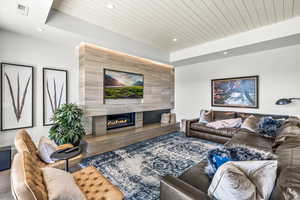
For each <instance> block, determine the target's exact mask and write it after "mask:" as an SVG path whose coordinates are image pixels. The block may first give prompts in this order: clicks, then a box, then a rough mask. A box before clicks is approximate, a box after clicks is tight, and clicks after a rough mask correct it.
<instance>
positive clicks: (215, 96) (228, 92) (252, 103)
mask: <svg viewBox="0 0 300 200" xmlns="http://www.w3.org/2000/svg"><path fill="white" fill-rule="evenodd" d="M258 81H259V77H258V76H246V77H237V78H225V79H214V80H212V81H211V105H212V106H218V107H238V108H258V101H259V99H258Z"/></svg>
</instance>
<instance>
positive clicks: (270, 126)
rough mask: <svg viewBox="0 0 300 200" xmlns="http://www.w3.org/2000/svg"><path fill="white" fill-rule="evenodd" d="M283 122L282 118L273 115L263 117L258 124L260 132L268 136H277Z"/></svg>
mask: <svg viewBox="0 0 300 200" xmlns="http://www.w3.org/2000/svg"><path fill="white" fill-rule="evenodd" d="M282 123H283V121H282V120H275V119H273V118H272V117H263V118H261V120H260V122H259V124H258V133H259V135H261V136H263V137H266V138H275V137H276V135H277V131H278V129H279V128H280V127H281V125H282Z"/></svg>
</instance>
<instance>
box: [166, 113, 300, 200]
mask: <svg viewBox="0 0 300 200" xmlns="http://www.w3.org/2000/svg"><path fill="white" fill-rule="evenodd" d="M281 117H282V116H281ZM187 134H188V133H187ZM190 136H191V135H190ZM192 136H194V135H192ZM196 136H199V135H196ZM200 136H202V135H200ZM201 138H203V137H201ZM211 138H213V140H214V141H216V140H215V139H216V138H215V136H212V137H211ZM226 140H228V142H227V143H226V144H225V145H226V146H232V145H234V144H239V145H244V146H248V147H249V148H257V149H259V150H264V151H272V152H273V153H275V154H276V155H277V156H278V161H279V162H278V164H279V167H278V176H277V181H276V185H275V187H274V189H273V193H272V196H271V200H298V199H300V119H299V118H289V119H288V120H286V121H285V123H284V124H283V125H282V127H281V130H280V131H279V134H278V136H277V137H276V139H275V141H274V140H271V139H266V138H263V137H261V136H258V135H256V134H255V133H250V132H245V131H241V132H237V133H235V134H233V136H232V139H231V138H229V137H228V138H226ZM206 165H207V161H206V160H203V161H201V162H200V163H199V164H197V165H196V166H194V167H192V168H190V169H189V170H187V171H186V172H185V173H183V174H182V175H181V176H179V177H174V176H165V177H163V178H162V180H161V185H160V195H161V196H160V199H161V200H170V199H172V200H206V199H210V198H209V197H208V196H207V190H208V188H209V186H210V181H211V180H210V179H209V178H208V176H207V175H206V174H205V172H204V168H205V166H206Z"/></svg>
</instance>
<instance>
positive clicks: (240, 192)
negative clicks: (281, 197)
mask: <svg viewBox="0 0 300 200" xmlns="http://www.w3.org/2000/svg"><path fill="white" fill-rule="evenodd" d="M276 175H277V161H276V160H267V161H238V162H227V163H225V164H224V165H222V166H221V167H220V168H219V169H218V171H217V172H216V174H215V176H214V178H213V180H212V182H211V185H210V186H209V189H208V196H210V197H211V198H212V199H218V200H228V199H230V200H249V199H259V200H267V199H269V198H270V196H271V193H272V190H273V187H274V184H275V180H276Z"/></svg>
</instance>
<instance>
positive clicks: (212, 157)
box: [205, 148, 231, 177]
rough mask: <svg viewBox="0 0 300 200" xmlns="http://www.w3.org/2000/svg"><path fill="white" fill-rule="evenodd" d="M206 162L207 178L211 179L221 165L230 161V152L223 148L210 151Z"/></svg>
mask: <svg viewBox="0 0 300 200" xmlns="http://www.w3.org/2000/svg"><path fill="white" fill-rule="evenodd" d="M207 161H208V165H207V167H206V168H205V171H206V173H207V175H208V176H209V177H213V175H214V174H215V173H216V171H217V169H218V168H219V167H220V166H221V165H222V164H224V163H226V162H228V161H231V157H230V152H229V151H228V150H227V149H225V148H217V149H213V150H210V151H209V152H208V155H207Z"/></svg>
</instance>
